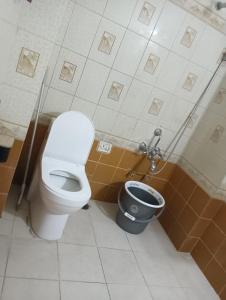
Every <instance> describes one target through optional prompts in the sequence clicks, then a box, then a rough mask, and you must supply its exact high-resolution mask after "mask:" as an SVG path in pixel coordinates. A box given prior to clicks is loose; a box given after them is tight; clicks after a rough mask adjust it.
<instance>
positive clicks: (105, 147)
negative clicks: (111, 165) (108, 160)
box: [97, 141, 112, 153]
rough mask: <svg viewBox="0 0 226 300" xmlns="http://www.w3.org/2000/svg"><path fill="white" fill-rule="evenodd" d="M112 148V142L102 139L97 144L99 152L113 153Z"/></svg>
mask: <svg viewBox="0 0 226 300" xmlns="http://www.w3.org/2000/svg"><path fill="white" fill-rule="evenodd" d="M111 148H112V144H111V143H108V142H105V141H100V142H99V144H98V146H97V152H103V153H111Z"/></svg>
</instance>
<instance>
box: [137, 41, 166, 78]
mask: <svg viewBox="0 0 226 300" xmlns="http://www.w3.org/2000/svg"><path fill="white" fill-rule="evenodd" d="M168 53H169V51H168V50H167V49H166V48H163V47H161V46H159V45H158V44H156V43H154V42H152V41H150V42H149V43H148V46H147V48H146V50H145V53H144V55H143V57H142V60H141V62H140V64H139V67H138V69H137V72H136V74H135V77H136V78H138V79H140V80H142V81H145V82H147V83H150V84H154V82H155V81H156V79H157V77H158V75H159V74H160V72H161V70H162V68H163V66H164V64H165V60H166V58H167V56H168Z"/></svg>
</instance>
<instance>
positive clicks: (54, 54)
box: [45, 45, 60, 86]
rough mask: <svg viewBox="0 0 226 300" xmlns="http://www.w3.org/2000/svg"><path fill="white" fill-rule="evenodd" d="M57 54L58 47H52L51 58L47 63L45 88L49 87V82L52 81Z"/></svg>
mask: <svg viewBox="0 0 226 300" xmlns="http://www.w3.org/2000/svg"><path fill="white" fill-rule="evenodd" d="M59 54H60V46H58V45H54V46H53V50H52V53H51V57H50V60H49V63H48V72H47V77H46V81H45V85H47V86H49V85H50V82H51V80H52V77H53V73H54V69H55V67H56V64H57V60H58V56H59Z"/></svg>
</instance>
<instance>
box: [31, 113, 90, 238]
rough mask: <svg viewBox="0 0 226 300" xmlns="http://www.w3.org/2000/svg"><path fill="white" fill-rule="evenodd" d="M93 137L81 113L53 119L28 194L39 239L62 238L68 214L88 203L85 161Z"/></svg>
mask: <svg viewBox="0 0 226 300" xmlns="http://www.w3.org/2000/svg"><path fill="white" fill-rule="evenodd" d="M94 136H95V130H94V126H93V124H92V123H91V121H90V120H89V119H88V118H87V117H86V116H85V115H83V114H82V113H80V112H77V111H70V112H65V113H63V114H61V115H60V116H59V117H57V118H56V119H55V120H54V121H53V123H52V126H51V128H50V131H49V135H48V137H47V140H46V141H45V142H44V144H43V147H42V148H43V149H42V152H41V154H40V158H39V160H38V163H37V165H36V168H35V171H34V175H33V178H32V182H31V185H30V188H29V191H28V196H27V199H28V201H30V207H31V225H32V229H33V231H34V232H35V234H37V235H38V236H39V237H40V238H43V239H46V240H58V239H60V238H61V236H62V234H63V231H64V227H65V225H66V222H67V219H68V217H69V215H70V214H72V213H74V212H76V211H78V210H79V209H81V208H82V207H83V206H84V205H86V204H87V203H88V201H89V199H90V197H91V189H90V185H89V181H88V179H87V176H86V172H85V164H86V161H87V159H88V156H89V153H90V150H91V147H92V144H93V141H94Z"/></svg>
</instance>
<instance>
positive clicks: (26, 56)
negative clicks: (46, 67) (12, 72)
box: [16, 48, 40, 77]
mask: <svg viewBox="0 0 226 300" xmlns="http://www.w3.org/2000/svg"><path fill="white" fill-rule="evenodd" d="M39 56H40V54H39V53H38V52H35V51H32V50H29V49H26V48H22V49H21V53H20V56H19V60H18V64H17V68H16V71H17V72H18V73H21V74H23V75H25V76H28V77H34V75H35V70H36V67H37V64H38V60H39Z"/></svg>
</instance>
